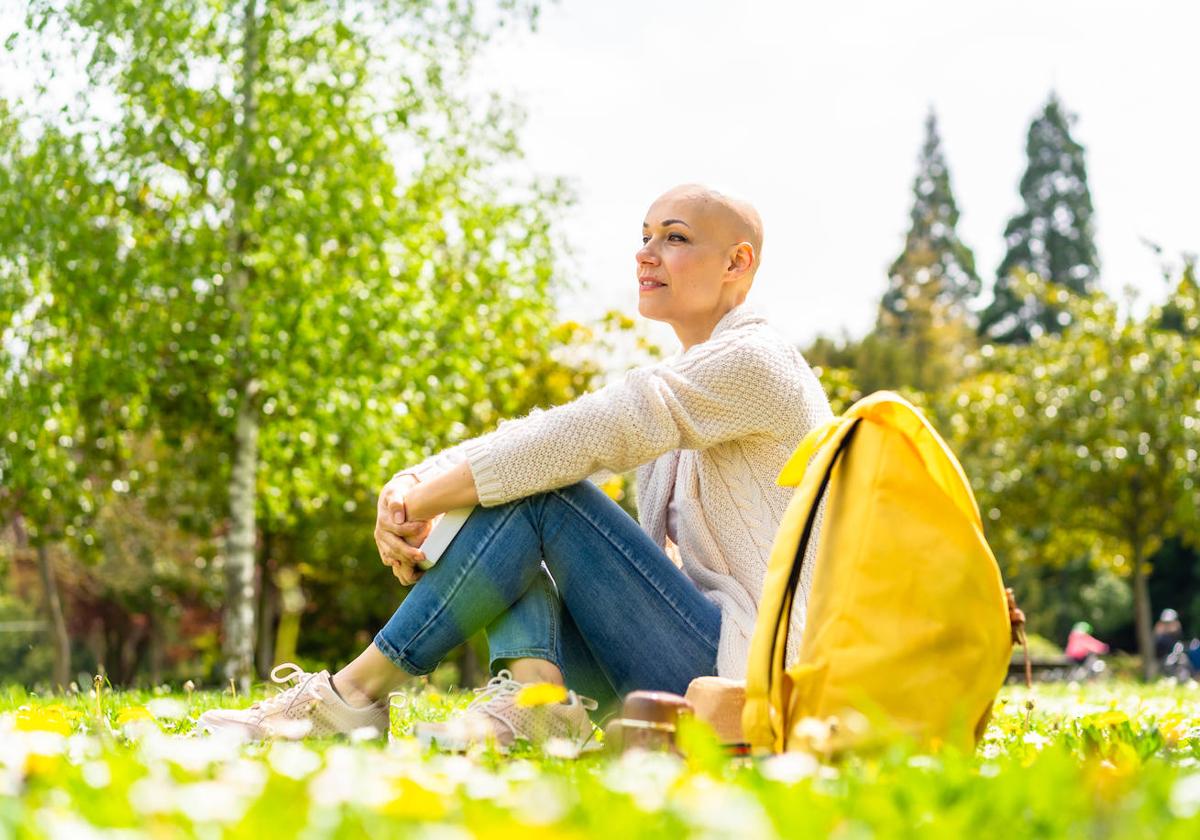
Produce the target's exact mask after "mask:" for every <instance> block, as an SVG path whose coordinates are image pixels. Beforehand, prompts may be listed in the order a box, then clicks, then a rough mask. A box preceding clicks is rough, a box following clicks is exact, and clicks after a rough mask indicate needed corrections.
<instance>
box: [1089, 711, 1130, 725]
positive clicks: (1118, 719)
mask: <svg viewBox="0 0 1200 840" xmlns="http://www.w3.org/2000/svg"><path fill="white" fill-rule="evenodd" d="M1084 720H1085V722H1087V723H1090V724H1092V725H1093V726H1120V725H1121V724H1122V723H1125V721H1127V720H1129V715H1127V714H1125V713H1124V712H1122V711H1121V710H1120V709H1110V710H1109V711H1107V712H1100V713H1098V714H1094V715H1090V716H1089V717H1087V718H1085V719H1084Z"/></svg>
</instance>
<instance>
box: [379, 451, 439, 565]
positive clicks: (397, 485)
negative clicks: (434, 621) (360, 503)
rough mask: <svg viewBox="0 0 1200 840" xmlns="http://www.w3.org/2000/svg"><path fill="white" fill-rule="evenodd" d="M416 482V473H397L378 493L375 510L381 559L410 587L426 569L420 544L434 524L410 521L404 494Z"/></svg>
mask: <svg viewBox="0 0 1200 840" xmlns="http://www.w3.org/2000/svg"><path fill="white" fill-rule="evenodd" d="M416 484H417V478H416V476H413V475H411V474H410V475H404V474H401V475H397V476H395V477H393V478H392V479H391V480H390V481H389V482H388V483H387V484H385V485H383V490H381V491H380V492H379V503H378V506H377V508H376V511H375V545H376V547H377V548H378V549H379V558H380V560H381V561H383V564H384V565H385V566H390V567H391V569H392V574H393V575H395V576H396V580H398V581H400V583H402V584H403V585H404V586H411V585H412V584H414V583H416V582H417V581H418V580H420V578H421V575H423V574H425V572H424V571H423V570H422V569H421V568H420V565H419V564H420V563H421V562H423V561H424V560H425V555H424V554H423V553H422V552H421V551H420V546H421V544H422V543H424V542H425V538H426V537H427V536H429V531H430V527H431V525H432V523H430V522H421V521H409V520H408V518H407V515H406V511H405V506H404V495H405V493H407V492H408V491H409V490H411V489H412V487H413V486H414V485H416Z"/></svg>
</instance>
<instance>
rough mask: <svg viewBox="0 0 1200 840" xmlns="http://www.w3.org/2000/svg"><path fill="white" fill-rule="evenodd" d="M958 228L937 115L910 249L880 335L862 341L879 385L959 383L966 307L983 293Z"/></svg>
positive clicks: (897, 267) (897, 266)
mask: <svg viewBox="0 0 1200 840" xmlns="http://www.w3.org/2000/svg"><path fill="white" fill-rule="evenodd" d="M957 225H958V205H957V204H956V203H955V201H954V191H953V190H952V189H951V186H950V171H949V168H948V167H947V165H946V158H945V155H944V154H943V152H942V141H941V138H940V137H939V135H938V129H937V117H936V115H935V114H934V112H933V111H932V109H931V110H930V112H929V116H928V117H927V119H926V121H925V142H924V144H923V146H922V147H921V153H920V156H919V158H918V165H917V175H916V177H915V178H914V179H913V205H912V212H911V213H910V224H909V229H908V233H907V235H906V236H905V240H904V250H903V251H901V253H900V255H899V256H898V257H896V260H895V262H893V263H892V265H891V268H889V270H888V287H887V291H886V292H884V295H883V299H882V300H881V301H880V305H879V318H878V322H877V324H876V329H875V333H874V335H872V336H870V337H869V338H868V340H867V341H866V342H864V346H863V351H864V356H863V358H862V359H860V362H862V363H864V364H865V365H866V366H867V367H869V368H871V369H872V370H873V375H877V376H878V377H879V381H878V385H879V386H880V387H886V388H904V387H909V388H916V389H918V390H921V391H927V390H930V389H936V388H938V387H940V386H941V385H944V384H946V383H947V382H948V381H951V380H953V379H955V378H956V376H957V370H956V368H957V360H958V359H961V358H962V357H963V355H964V352H963V351H964V350H965V348H964V347H963V345H964V344H970V343H973V339H972V336H973V333H974V328H973V323H972V321H973V317H974V316H973V314H972V313H971V311H970V309H969V308H968V302H969V301H970V299H971V298H973V297H975V296H976V295H977V294H978V293H979V289H980V281H979V276H978V275H977V274H976V272H975V257H974V255H973V254H972V253H971V249H970V248H968V247H967V246H966V245H964V244H963V242H962V241H961V240H960V239H959V237H958V231H957V229H956V228H957Z"/></svg>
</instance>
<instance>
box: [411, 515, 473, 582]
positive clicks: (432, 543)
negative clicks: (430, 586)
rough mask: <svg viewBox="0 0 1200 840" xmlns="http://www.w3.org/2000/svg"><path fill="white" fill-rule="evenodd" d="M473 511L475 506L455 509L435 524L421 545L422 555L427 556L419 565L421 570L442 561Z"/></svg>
mask: <svg viewBox="0 0 1200 840" xmlns="http://www.w3.org/2000/svg"><path fill="white" fill-rule="evenodd" d="M473 510H475V507H474V506H471V507H464V508H455V509H454V510H448V511H446V512H445V513H444V514H442V517H441V518H440V519H439V520H438V521H437V522H435V523H434V525H433V529H432V530H431V531H430V532H429V536H428V537H426V538H425V542H423V543H421V553H422V554H424V555H425V560H424V562H422V563H419V564H418V566H419V567H420V568H422V569H431V568H433V564H434V563H436V562H437V561H438V560H440V559H441V557H442V554H444V553H445V551H446V548H447V547H448V546H449V545H450V541H451V540H453V539H454V535H455V534H457V533H458V529H459V528H461V527H462V526H463V525H464V524H465V523H466V521H467V517H469V516H470V515H471V511H473Z"/></svg>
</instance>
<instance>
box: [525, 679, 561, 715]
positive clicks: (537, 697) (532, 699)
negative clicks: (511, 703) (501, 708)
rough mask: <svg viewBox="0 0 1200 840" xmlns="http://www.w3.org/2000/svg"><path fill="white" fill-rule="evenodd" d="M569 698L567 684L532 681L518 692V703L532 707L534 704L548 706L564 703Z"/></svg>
mask: <svg viewBox="0 0 1200 840" xmlns="http://www.w3.org/2000/svg"><path fill="white" fill-rule="evenodd" d="M566 699H567V689H566V687H565V686H561V685H555V684H554V683H530V684H529V685H527V686H525V687H524V688H522V689H521V690H520V691H519V692H517V705H518V706H524V707H525V708H527V709H528V708H531V707H533V706H548V705H550V704H551V703H562V702H565V701H566Z"/></svg>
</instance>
